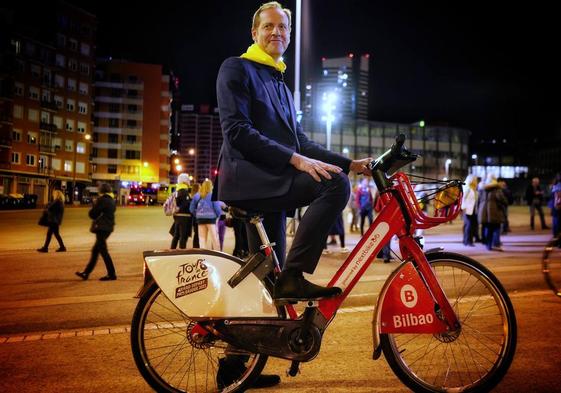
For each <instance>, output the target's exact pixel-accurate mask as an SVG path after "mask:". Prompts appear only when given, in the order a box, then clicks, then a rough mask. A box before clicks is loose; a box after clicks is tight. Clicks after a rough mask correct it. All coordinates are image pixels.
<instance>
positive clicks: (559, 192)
mask: <svg viewBox="0 0 561 393" xmlns="http://www.w3.org/2000/svg"><path fill="white" fill-rule="evenodd" d="M549 208H550V209H551V221H552V225H551V227H552V230H553V237H557V236H559V233H560V232H561V173H558V174H557V175H555V179H554V180H553V185H552V186H551V199H550V201H549Z"/></svg>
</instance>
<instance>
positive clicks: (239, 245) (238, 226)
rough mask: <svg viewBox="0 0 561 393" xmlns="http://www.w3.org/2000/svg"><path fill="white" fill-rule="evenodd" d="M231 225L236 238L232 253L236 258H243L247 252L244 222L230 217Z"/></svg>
mask: <svg viewBox="0 0 561 393" xmlns="http://www.w3.org/2000/svg"><path fill="white" fill-rule="evenodd" d="M232 227H233V229H234V236H235V239H236V242H235V244H234V252H233V253H232V254H233V255H234V256H235V257H238V258H245V257H246V256H247V254H249V246H248V243H247V231H246V228H245V224H244V222H243V221H242V220H238V219H237V218H234V217H232Z"/></svg>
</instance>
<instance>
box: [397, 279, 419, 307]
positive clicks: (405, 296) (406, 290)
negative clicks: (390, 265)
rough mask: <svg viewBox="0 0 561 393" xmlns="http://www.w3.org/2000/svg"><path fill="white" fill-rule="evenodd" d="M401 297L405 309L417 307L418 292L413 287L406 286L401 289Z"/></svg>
mask: <svg viewBox="0 0 561 393" xmlns="http://www.w3.org/2000/svg"><path fill="white" fill-rule="evenodd" d="M400 297H401V302H402V303H403V305H404V306H405V307H409V308H413V307H415V306H416V305H417V291H416V290H415V287H413V286H412V285H409V284H405V285H404V286H403V287H401V294H400Z"/></svg>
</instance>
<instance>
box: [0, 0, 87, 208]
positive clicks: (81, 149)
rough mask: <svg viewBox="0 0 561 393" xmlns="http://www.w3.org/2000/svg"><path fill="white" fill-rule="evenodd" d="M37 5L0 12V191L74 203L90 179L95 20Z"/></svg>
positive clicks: (72, 10)
mask: <svg viewBox="0 0 561 393" xmlns="http://www.w3.org/2000/svg"><path fill="white" fill-rule="evenodd" d="M36 11H37V10H33V11H31V10H29V11H27V10H25V9H18V10H16V11H4V12H3V15H2V19H3V20H2V22H3V23H2V30H3V31H2V33H3V34H2V37H1V38H0V41H1V44H0V52H1V54H0V56H1V59H0V60H1V61H0V63H1V71H0V86H1V88H0V92H1V93H0V193H3V194H35V195H37V197H38V200H37V202H38V203H39V204H45V203H46V202H47V201H48V198H49V191H50V190H51V189H53V188H54V187H56V188H60V189H62V190H63V191H64V192H65V193H66V198H67V201H73V200H77V199H79V196H80V194H81V190H83V188H84V187H86V186H87V185H88V184H89V183H90V174H91V171H90V162H89V161H90V143H89V140H90V137H91V131H92V130H91V128H92V108H93V100H92V92H93V88H92V86H93V83H92V82H93V73H94V69H95V61H94V59H95V53H94V50H95V32H96V28H97V27H96V26H97V22H96V18H95V16H94V15H91V14H89V13H87V12H85V11H83V10H81V9H79V8H76V7H74V6H71V5H68V4H65V3H63V2H58V3H56V5H49V8H47V9H46V11H45V12H39V14H40V15H41V18H40V20H38V21H36V20H35V19H36V18H37V13H36ZM36 22H37V23H36Z"/></svg>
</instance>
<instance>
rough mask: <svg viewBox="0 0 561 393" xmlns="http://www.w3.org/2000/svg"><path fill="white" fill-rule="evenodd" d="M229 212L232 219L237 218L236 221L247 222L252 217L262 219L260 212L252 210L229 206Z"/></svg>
mask: <svg viewBox="0 0 561 393" xmlns="http://www.w3.org/2000/svg"><path fill="white" fill-rule="evenodd" d="M229 212H230V214H231V215H232V217H234V218H237V219H238V220H245V221H249V220H251V219H252V218H254V217H263V213H261V212H258V211H254V210H244V209H240V208H239V207H235V206H230V207H229Z"/></svg>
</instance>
